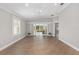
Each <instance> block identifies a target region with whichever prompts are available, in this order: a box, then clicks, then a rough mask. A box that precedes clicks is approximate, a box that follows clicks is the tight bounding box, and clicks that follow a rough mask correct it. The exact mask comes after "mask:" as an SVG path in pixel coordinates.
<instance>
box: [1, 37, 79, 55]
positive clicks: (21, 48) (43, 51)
mask: <svg viewBox="0 0 79 59" xmlns="http://www.w3.org/2000/svg"><path fill="white" fill-rule="evenodd" d="M0 54H1V55H77V54H79V52H78V51H76V50H74V49H73V48H71V47H69V46H67V45H66V44H64V43H62V42H61V41H59V40H58V39H55V38H54V37H46V36H45V37H42V36H38V37H33V36H28V37H25V38H24V39H21V40H20V41H18V42H17V43H15V44H13V45H11V46H10V47H8V48H7V49H5V50H3V51H2V52H0Z"/></svg>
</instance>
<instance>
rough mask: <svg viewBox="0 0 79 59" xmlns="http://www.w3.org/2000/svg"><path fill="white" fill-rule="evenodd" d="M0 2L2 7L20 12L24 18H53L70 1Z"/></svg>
mask: <svg viewBox="0 0 79 59" xmlns="http://www.w3.org/2000/svg"><path fill="white" fill-rule="evenodd" d="M25 4H26V3H0V8H3V9H5V10H7V11H10V12H13V13H16V14H18V15H19V16H21V17H23V18H24V19H27V18H28V19H30V18H31V19H32V18H51V17H55V16H57V15H58V14H59V13H60V12H61V11H62V10H63V9H64V8H66V6H68V5H69V4H68V3H65V4H63V5H60V4H57V5H55V3H28V4H27V6H26V5H25Z"/></svg>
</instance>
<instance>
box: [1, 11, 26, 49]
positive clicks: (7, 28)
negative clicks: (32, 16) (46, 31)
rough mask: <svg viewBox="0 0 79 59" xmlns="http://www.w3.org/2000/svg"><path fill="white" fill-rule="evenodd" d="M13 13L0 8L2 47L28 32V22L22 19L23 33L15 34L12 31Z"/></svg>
mask: <svg viewBox="0 0 79 59" xmlns="http://www.w3.org/2000/svg"><path fill="white" fill-rule="evenodd" d="M13 16H14V15H13V14H10V13H8V12H7V11H4V10H2V9H0V49H2V48H4V47H5V46H6V45H8V44H11V43H12V42H14V41H16V40H17V39H19V38H21V37H22V36H24V35H25V33H26V30H25V29H26V23H25V21H22V20H21V19H20V18H19V17H18V18H19V19H20V20H21V34H19V35H17V36H14V35H13V33H12V20H13V18H12V17H13Z"/></svg>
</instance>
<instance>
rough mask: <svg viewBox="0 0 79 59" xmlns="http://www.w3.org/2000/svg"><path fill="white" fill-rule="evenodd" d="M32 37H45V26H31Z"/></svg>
mask: <svg viewBox="0 0 79 59" xmlns="http://www.w3.org/2000/svg"><path fill="white" fill-rule="evenodd" d="M33 27H34V30H33V33H34V35H47V24H33Z"/></svg>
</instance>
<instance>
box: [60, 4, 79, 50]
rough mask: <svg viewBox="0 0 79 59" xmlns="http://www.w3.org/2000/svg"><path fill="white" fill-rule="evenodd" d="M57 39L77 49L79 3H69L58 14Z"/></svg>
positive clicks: (78, 46) (78, 40)
mask: <svg viewBox="0 0 79 59" xmlns="http://www.w3.org/2000/svg"><path fill="white" fill-rule="evenodd" d="M59 31H60V32H59V39H60V40H63V41H65V42H67V43H69V44H70V45H71V46H73V47H76V48H78V49H79V4H70V5H69V6H68V7H67V8H66V9H65V10H64V11H63V12H62V13H60V16H59Z"/></svg>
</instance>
